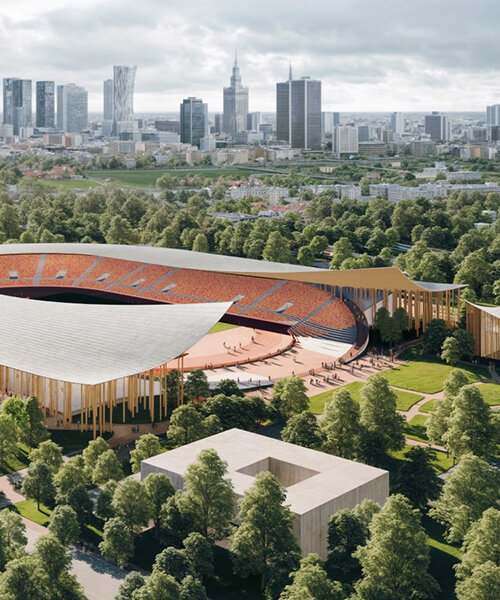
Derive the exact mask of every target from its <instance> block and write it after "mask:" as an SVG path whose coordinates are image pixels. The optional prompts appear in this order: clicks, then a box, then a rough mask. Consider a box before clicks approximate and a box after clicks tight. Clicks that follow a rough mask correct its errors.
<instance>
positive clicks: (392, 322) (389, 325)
mask: <svg viewBox="0 0 500 600" xmlns="http://www.w3.org/2000/svg"><path fill="white" fill-rule="evenodd" d="M399 326H400V322H399V319H394V318H393V317H391V315H390V314H389V311H388V310H387V308H385V307H384V306H381V307H380V308H379V309H378V310H377V312H376V313H375V318H374V320H373V328H374V329H375V330H376V331H378V332H379V335H380V339H381V340H382V341H383V342H390V343H391V344H392V343H393V342H396V341H397V340H398V339H399V338H400V337H401V331H402V329H400V328H399Z"/></svg>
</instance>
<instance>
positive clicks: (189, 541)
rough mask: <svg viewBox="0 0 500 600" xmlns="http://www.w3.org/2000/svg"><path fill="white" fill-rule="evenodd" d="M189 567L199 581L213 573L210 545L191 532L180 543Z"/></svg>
mask: <svg viewBox="0 0 500 600" xmlns="http://www.w3.org/2000/svg"><path fill="white" fill-rule="evenodd" d="M182 545H183V546H184V549H185V553H186V556H187V558H188V559H189V562H190V563H191V567H192V569H193V571H194V572H195V573H196V575H197V576H198V577H199V579H200V581H203V578H204V577H210V576H211V575H213V572H214V551H213V547H212V544H211V543H210V542H209V540H207V538H206V537H204V536H203V535H201V533H198V532H197V531H193V532H191V533H190V534H189V535H188V536H187V538H185V539H184V541H183V542H182Z"/></svg>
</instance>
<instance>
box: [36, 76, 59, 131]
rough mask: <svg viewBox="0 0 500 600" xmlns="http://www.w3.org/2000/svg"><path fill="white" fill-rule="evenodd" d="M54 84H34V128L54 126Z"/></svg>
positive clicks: (44, 82)
mask: <svg viewBox="0 0 500 600" xmlns="http://www.w3.org/2000/svg"><path fill="white" fill-rule="evenodd" d="M55 103H56V97H55V84H54V82H53V81H37V82H36V126H37V127H41V128H44V129H45V128H53V127H54V126H55Z"/></svg>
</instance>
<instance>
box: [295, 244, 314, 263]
mask: <svg viewBox="0 0 500 600" xmlns="http://www.w3.org/2000/svg"><path fill="white" fill-rule="evenodd" d="M297 262H298V263H299V265H303V266H304V267H312V266H313V265H314V252H313V251H312V249H311V247H310V246H301V247H300V248H299V251H298V253H297Z"/></svg>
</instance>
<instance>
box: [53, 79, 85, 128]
mask: <svg viewBox="0 0 500 600" xmlns="http://www.w3.org/2000/svg"><path fill="white" fill-rule="evenodd" d="M87 126H88V96H87V90H86V89H85V88H83V87H81V86H79V85H75V84H74V83H69V84H67V85H58V86H57V128H58V129H59V130H60V131H63V132H64V133H80V132H81V131H83V130H84V129H87Z"/></svg>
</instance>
